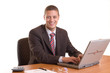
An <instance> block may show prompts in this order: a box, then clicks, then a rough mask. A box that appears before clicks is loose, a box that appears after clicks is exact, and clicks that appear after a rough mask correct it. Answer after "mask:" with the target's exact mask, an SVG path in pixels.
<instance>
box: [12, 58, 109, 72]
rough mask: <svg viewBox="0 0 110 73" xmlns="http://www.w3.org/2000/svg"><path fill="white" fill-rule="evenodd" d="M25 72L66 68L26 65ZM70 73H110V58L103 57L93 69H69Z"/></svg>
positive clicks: (49, 65)
mask: <svg viewBox="0 0 110 73" xmlns="http://www.w3.org/2000/svg"><path fill="white" fill-rule="evenodd" d="M23 67H24V68H25V70H32V69H37V68H39V67H41V68H46V69H49V70H52V69H54V70H55V69H56V68H64V67H62V66H58V65H53V64H32V65H24V66H23ZM12 73H26V72H12ZM68 73H110V56H103V57H102V59H101V60H100V63H99V64H97V65H94V66H92V67H88V68H84V69H80V70H78V69H73V68H68Z"/></svg>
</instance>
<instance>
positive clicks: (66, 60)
mask: <svg viewBox="0 0 110 73" xmlns="http://www.w3.org/2000/svg"><path fill="white" fill-rule="evenodd" d="M62 61H63V62H65V63H68V62H72V63H74V64H78V63H79V61H80V60H79V58H76V57H73V56H72V57H63V58H62Z"/></svg>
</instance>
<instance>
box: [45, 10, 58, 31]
mask: <svg viewBox="0 0 110 73" xmlns="http://www.w3.org/2000/svg"><path fill="white" fill-rule="evenodd" d="M44 19H45V20H46V27H47V28H48V29H49V30H51V31H54V30H55V28H56V25H57V23H58V20H59V15H58V12H57V11H56V10H48V11H46V13H45V15H44Z"/></svg>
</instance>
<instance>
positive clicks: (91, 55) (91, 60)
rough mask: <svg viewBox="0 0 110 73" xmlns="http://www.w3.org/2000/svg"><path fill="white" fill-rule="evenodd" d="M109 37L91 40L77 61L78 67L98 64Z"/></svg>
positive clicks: (109, 40)
mask: <svg viewBox="0 0 110 73" xmlns="http://www.w3.org/2000/svg"><path fill="white" fill-rule="evenodd" d="M109 42H110V39H101V40H92V41H90V42H89V44H88V46H87V48H86V51H85V53H84V55H83V57H82V59H81V61H80V63H79V66H78V68H79V69H80V68H84V67H89V66H93V65H95V64H98V63H99V61H100V59H101V57H102V55H103V53H104V51H105V49H106V48H107V45H108V44H109Z"/></svg>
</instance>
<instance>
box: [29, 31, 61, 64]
mask: <svg viewBox="0 0 110 73" xmlns="http://www.w3.org/2000/svg"><path fill="white" fill-rule="evenodd" d="M29 44H30V50H31V53H32V55H33V56H34V57H35V59H36V60H37V62H38V63H48V64H55V63H57V62H58V59H59V56H53V55H51V54H48V53H46V52H45V50H44V47H43V43H42V39H41V36H40V35H39V34H37V33H36V32H35V31H30V33H29Z"/></svg>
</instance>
